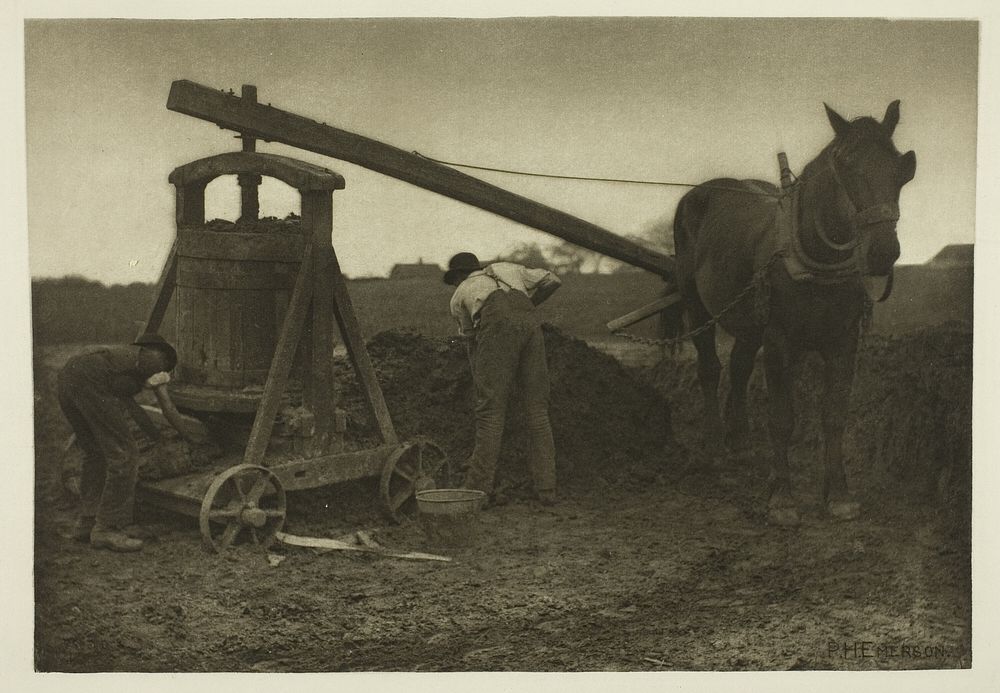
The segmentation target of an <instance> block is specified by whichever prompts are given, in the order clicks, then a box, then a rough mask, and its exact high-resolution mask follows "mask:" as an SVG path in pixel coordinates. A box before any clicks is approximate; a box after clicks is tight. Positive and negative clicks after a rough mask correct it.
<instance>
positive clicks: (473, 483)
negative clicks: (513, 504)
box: [444, 253, 560, 505]
mask: <svg viewBox="0 0 1000 693" xmlns="http://www.w3.org/2000/svg"><path fill="white" fill-rule="evenodd" d="M444 281H445V283H446V284H450V285H452V286H454V287H456V288H455V293H454V295H452V297H451V314H452V316H454V318H455V320H457V321H458V325H459V332H460V334H461V335H462V336H463V337H465V338H467V339H469V340H470V342H469V357H470V361H471V364H472V379H473V385H474V387H475V397H476V444H475V449H474V450H473V452H472V457H471V458H470V459H469V461H468V464H467V469H466V475H465V482H464V483H465V486H467V487H468V488H474V489H479V490H481V491H485V492H486V493H487V494H492V493H493V483H494V475H495V473H496V466H497V459H498V457H499V456H500V444H501V440H502V438H503V429H504V418H505V416H506V413H507V402H508V400H509V399H510V395H511V393H512V391H513V389H514V388H515V387H516V388H517V390H518V391H519V392H520V393H521V397H522V401H523V404H524V409H525V415H526V419H527V425H528V466H529V469H530V471H531V476H532V482H533V485H534V489H535V493H536V495H537V497H538V499H539V500H540V501H541V502H542V503H543V504H546V505H551V504H552V503H554V502H555V490H556V468H555V444H554V443H553V440H552V427H551V426H550V424H549V374H548V368H547V366H546V363H545V340H544V337H543V335H542V330H541V327H540V326H539V323H538V319H537V317H536V316H535V314H534V309H535V306H537V305H539V304H540V303H542V302H543V301H545V300H546V299H547V298H548V297H549V296H551V295H552V293H553V292H554V291H555V290H556V289H558V288H559V285H560V281H559V278H558V277H556V275H555V274H553V273H552V272H550V271H548V270H544V269H529V268H527V267H523V266H522V265H518V264H515V263H512V262H495V263H493V264H491V265H488V266H486V267H483V266H482V265H480V263H479V259H478V258H477V257H476V256H475V255H473V254H472V253H458V254H457V255H455V256H454V257H452V258H451V260H450V261H449V262H448V271H447V272H445V275H444Z"/></svg>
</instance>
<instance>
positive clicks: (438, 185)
mask: <svg viewBox="0 0 1000 693" xmlns="http://www.w3.org/2000/svg"><path fill="white" fill-rule="evenodd" d="M167 108H168V109H170V110H172V111H176V112H178V113H184V114H186V115H189V116H192V117H195V118H201V119H203V120H208V121H210V122H212V123H215V124H217V125H219V126H221V127H223V128H226V129H229V130H236V131H237V132H241V133H244V134H249V135H253V136H254V137H257V138H259V139H263V140H266V141H270V142H281V143H283V144H287V145H290V146H292V147H297V148H299V149H305V150H307V151H311V152H316V153H317V154H322V155H324V156H330V157H333V158H335V159H341V160H342V161H348V162H350V163H353V164H357V165H358V166H363V167H365V168H368V169H371V170H372V171H377V172H378V173H382V174H384V175H387V176H391V177H393V178H397V179H399V180H402V181H405V182H407V183H411V184H413V185H416V186H418V187H420V188H424V189H425V190H430V191H432V192H436V193H438V194H440V195H444V196H445V197H449V198H451V199H454V200H458V201H460V202H465V203H466V204H470V205H472V206H474V207H478V208H480V209H484V210H486V211H488V212H492V213H494V214H498V215H500V216H502V217H505V218H507V219H511V220H513V221H516V222H518V223H521V224H525V225H526V226H530V227H532V228H535V229H538V230H540V231H545V232H546V233H551V234H553V235H555V236H558V237H560V238H563V239H565V240H567V241H569V242H570V243H574V244H576V245H579V246H581V247H583V248H587V249H589V250H593V251H595V252H598V253H601V254H603V255H607V256H609V257H613V258H615V259H617V260H621V261H622V262H625V263H628V264H630V265H634V266H636V267H641V268H642V269H645V270H648V271H650V272H653V273H655V274H659V275H661V276H663V277H667V278H669V277H672V276H673V274H674V259H673V258H672V257H670V256H668V255H664V254H662V253H658V252H655V251H653V250H649V249H647V248H644V247H642V246H640V245H638V244H636V243H633V242H631V241H628V240H626V239H624V238H622V237H620V236H618V235H616V234H614V233H611V232H610V231H608V230H606V229H603V228H601V227H600V226H597V225H596V224H592V223H590V222H587V221H584V220H583V219H580V218H578V217H574V216H572V215H570V214H567V213H565V212H561V211H559V210H557V209H553V208H552V207H547V206H545V205H542V204H540V203H538V202H535V201H534V200H530V199H528V198H526V197H522V196H520V195H515V194H514V193H511V192H508V191H507V190H504V189H502V188H498V187H497V186H495V185H490V184H489V183H487V182H485V181H482V180H479V179H478V178H474V177H472V176H469V175H466V174H464V173H461V172H459V171H456V170H455V169H453V168H450V167H447V166H442V165H441V164H437V163H434V162H432V161H428V160H427V159H425V158H423V157H421V156H418V155H416V154H413V153H410V152H407V151H404V150H402V149H398V148H396V147H393V146H391V145H388V144H385V143H383V142H379V141H377V140H373V139H370V138H367V137H363V136H361V135H356V134H354V133H351V132H347V131H345V130H340V129H338V128H334V127H330V126H329V125H325V124H323V123H318V122H316V121H314V120H310V119H308V118H303V117H302V116H298V115H295V114H294V113H289V112H287V111H282V110H280V109H277V108H273V107H271V106H266V105H263V104H259V103H254V104H250V103H247V102H245V101H243V99H241V98H240V97H238V96H235V95H229V94H226V93H224V92H222V91H220V90H218V89H212V88H210V87H206V86H203V85H200V84H196V83H194V82H190V81H188V80H178V81H175V82H174V83H173V84H172V85H171V88H170V96H169V97H168V99H167Z"/></svg>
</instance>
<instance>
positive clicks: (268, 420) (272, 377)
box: [243, 246, 313, 464]
mask: <svg viewBox="0 0 1000 693" xmlns="http://www.w3.org/2000/svg"><path fill="white" fill-rule="evenodd" d="M312 273H313V268H312V246H306V250H305V252H304V253H303V255H302V268H301V269H300V270H299V277H298V281H297V282H296V283H295V289H294V290H293V291H292V298H291V301H290V302H289V307H288V313H286V314H285V320H284V322H283V323H282V325H281V335H280V336H279V337H278V345H277V347H276V348H275V350H274V359H272V361H271V369H270V371H269V373H268V375H267V382H265V383H264V395H263V397H262V398H261V402H260V406H258V408H257V416H255V417H254V420H253V428H252V429H251V430H250V440H249V441H248V442H247V449H246V452H245V453H244V455H243V461H244V462H245V463H246V464H261V463H262V462H263V460H264V454H265V453H266V452H267V444H268V441H270V439H271V430H272V429H273V428H274V417H275V416H276V415H277V413H278V407H279V406H280V405H281V395H282V393H284V391H285V385H286V384H287V383H288V374H289V372H290V371H291V370H292V359H293V358H294V356H295V349H296V347H297V346H298V344H299V339H301V337H302V328H303V327H304V325H305V322H306V316H307V315H308V312H309V311H308V308H309V304H310V302H311V299H312V291H313V276H312Z"/></svg>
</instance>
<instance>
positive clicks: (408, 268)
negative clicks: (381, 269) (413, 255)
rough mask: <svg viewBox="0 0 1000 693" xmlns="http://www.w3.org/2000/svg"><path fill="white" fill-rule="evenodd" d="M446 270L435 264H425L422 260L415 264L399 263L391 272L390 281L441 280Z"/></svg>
mask: <svg viewBox="0 0 1000 693" xmlns="http://www.w3.org/2000/svg"><path fill="white" fill-rule="evenodd" d="M443 274H444V270H443V269H441V267H440V265H437V264H435V263H432V262H431V263H427V262H424V259H423V258H420V260H419V261H418V262H415V263H399V264H396V265H393V267H392V269H391V270H390V271H389V279H430V278H433V279H440V278H441V276H442V275H443Z"/></svg>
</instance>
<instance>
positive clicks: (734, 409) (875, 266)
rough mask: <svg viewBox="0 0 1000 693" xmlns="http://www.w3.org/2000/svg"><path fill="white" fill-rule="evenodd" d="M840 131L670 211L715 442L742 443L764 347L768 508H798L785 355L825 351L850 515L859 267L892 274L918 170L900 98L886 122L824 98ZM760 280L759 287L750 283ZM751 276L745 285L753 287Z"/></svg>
mask: <svg viewBox="0 0 1000 693" xmlns="http://www.w3.org/2000/svg"><path fill="white" fill-rule="evenodd" d="M826 112H827V117H828V118H829V120H830V124H831V125H832V126H833V130H834V133H835V136H834V139H833V141H832V142H830V144H829V145H827V146H826V147H825V148H824V149H823V151H821V152H820V154H819V155H818V156H817V157H816V158H815V159H813V160H812V161H811V162H809V164H807V165H806V166H805V168H804V169H803V172H802V175H801V177H800V178H799V179H798V180H797V181H796V182H795V183H794V184H791V185H789V186H787V187H783V188H782V189H778V188H777V187H775V186H773V185H771V184H769V183H765V182H762V181H747V180H734V179H728V178H723V179H716V180H712V181H708V182H706V183H703V184H702V185H700V186H698V187H697V188H694V189H693V190H691V191H690V192H688V193H687V194H686V195H685V196H684V197H683V198H682V199H681V201H680V203H679V204H678V207H677V212H676V215H675V217H674V242H675V246H676V253H677V281H678V284H679V287H680V291H681V294H682V296H683V301H682V306H683V310H684V312H685V313H686V314H687V318H688V325H689V327H692V328H697V327H698V326H701V325H705V324H711V326H710V327H708V328H707V329H705V330H703V331H702V332H700V333H699V334H696V335H695V336H693V337H692V339H693V341H694V345H695V348H696V349H697V351H698V379H699V382H700V384H701V388H702V392H703V395H704V401H705V438H706V443H707V445H708V446H709V447H710V448H713V449H716V450H717V449H719V448H721V444H722V441H723V440H725V442H726V443H727V444H728V445H729V446H730V447H731V448H739V447H741V446H742V445H743V444H744V442H745V439H746V436H747V433H748V424H747V412H746V391H747V381H748V380H749V378H750V374H751V372H752V370H753V367H754V360H755V357H756V355H757V352H758V351H759V350H760V348H761V347H762V346H763V348H764V369H765V376H766V381H767V390H768V420H769V428H770V434H771V441H772V445H773V450H774V455H773V459H772V463H771V475H770V480H769V498H768V518H769V521H771V522H773V523H776V524H782V525H795V524H797V523H798V521H799V514H798V509H797V507H796V504H795V501H794V500H793V498H792V492H791V479H790V475H789V467H788V445H789V440H790V438H791V435H792V430H793V427H794V424H795V419H794V412H793V410H792V383H791V368H792V365H793V364H794V363H795V361H796V360H797V358H798V357H799V356H800V355H801V354H802V353H803V352H806V351H817V352H819V353H820V354H821V355H822V358H823V361H824V381H825V395H824V398H823V412H822V422H823V434H824V443H825V450H824V462H825V475H824V483H823V499H824V503H825V505H826V509H827V511H828V512H829V514H830V515H831V516H833V517H836V518H841V519H852V518H854V517H857V515H858V513H859V509H860V507H859V504H858V503H857V502H856V501H854V500H853V499H852V497H851V496H850V495H849V493H848V488H847V479H846V474H845V471H844V464H843V454H842V450H841V440H842V437H843V432H844V425H845V422H846V421H845V420H846V418H847V408H848V399H849V397H850V392H851V384H852V380H853V378H854V363H855V353H856V351H857V345H858V338H859V334H860V324H861V320H862V316H863V315H864V312H865V310H866V308H867V300H868V299H867V293H866V290H865V286H864V282H863V278H864V277H865V276H878V277H887V278H888V279H889V282H890V283H889V285H888V287H889V288H887V290H886V291H887V292H888V290H889V289H890V288H891V272H892V267H893V264H894V263H895V262H896V259H897V258H898V257H899V240H898V238H897V236H896V221H897V219H898V218H899V206H898V204H899V191H900V189H901V188H902V186H903V185H904V184H905V183H907V182H908V181H909V180H911V179H912V178H913V174H914V171H915V169H916V156H915V155H914V153H913V152H912V151H911V152H907V153H906V154H902V155H901V154H900V153H899V151H898V150H897V149H896V147H895V146H894V145H893V142H892V133H893V130H894V129H895V127H896V124H897V123H898V121H899V102H898V101H894V102H893V103H892V104H890V105H889V107H888V109H887V110H886V112H885V116H884V117H883V119H882V122H878V121H877V120H875V119H874V118H870V117H863V118H857V119H855V120H853V121H850V122H848V121H847V120H845V119H844V118H842V117H841V116H839V115H838V114H837V113H836V112H835V111H833V109H831V108H830V107H829V106H826ZM751 287H752V288H751ZM748 289H749V290H748ZM713 319H717V322H718V324H719V325H721V326H722V327H723V328H725V330H726V331H727V332H729V333H730V334H731V335H733V336H734V337H735V338H736V341H735V345H734V347H733V350H732V353H731V354H730V361H729V363H730V383H731V387H730V391H729V395H728V397H727V400H726V407H725V415H726V424H725V428H723V423H722V420H721V419H720V416H719V404H718V399H717V389H718V384H719V374H720V371H721V365H720V363H719V357H718V355H717V354H716V343H715V326H714V323H713Z"/></svg>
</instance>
